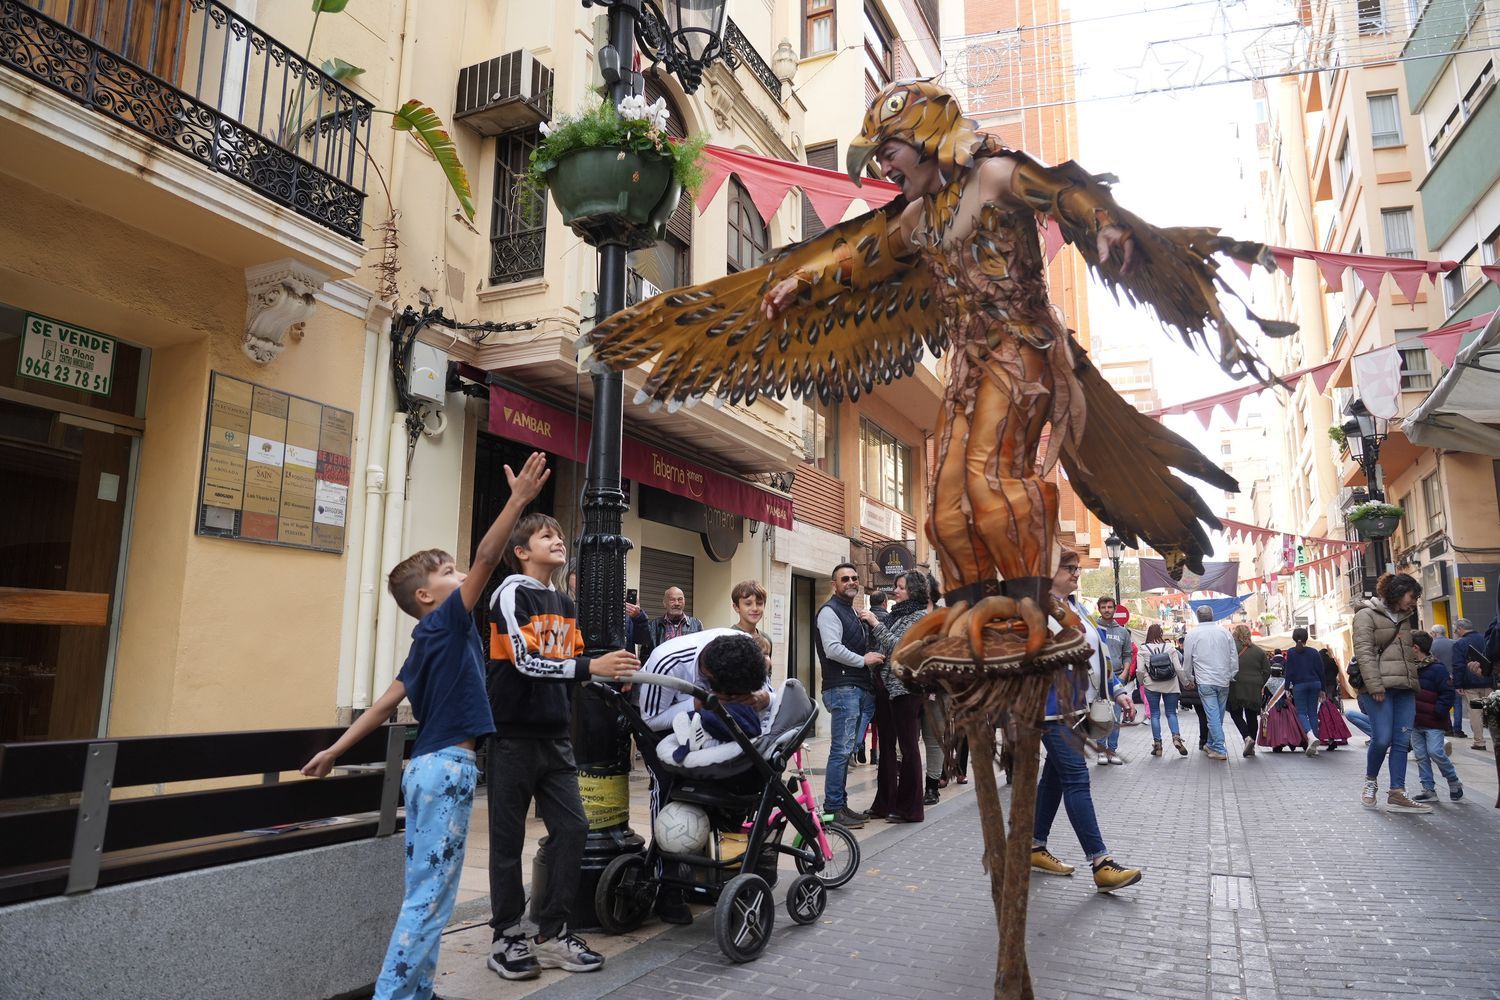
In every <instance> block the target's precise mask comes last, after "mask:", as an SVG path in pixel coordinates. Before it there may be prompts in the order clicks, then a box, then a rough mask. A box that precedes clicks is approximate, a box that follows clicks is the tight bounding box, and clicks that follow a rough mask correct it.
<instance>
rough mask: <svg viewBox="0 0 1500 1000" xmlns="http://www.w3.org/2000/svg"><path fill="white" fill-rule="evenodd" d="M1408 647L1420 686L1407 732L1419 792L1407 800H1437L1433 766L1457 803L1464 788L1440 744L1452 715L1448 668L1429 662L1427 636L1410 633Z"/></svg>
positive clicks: (1428, 640)
mask: <svg viewBox="0 0 1500 1000" xmlns="http://www.w3.org/2000/svg"><path fill="white" fill-rule="evenodd" d="M1411 644H1412V645H1413V646H1414V647H1416V651H1417V658H1418V659H1419V660H1420V661H1421V662H1420V664H1419V665H1418V667H1417V680H1418V682H1419V683H1420V684H1421V687H1420V688H1419V689H1418V690H1417V717H1416V724H1415V725H1414V726H1413V727H1412V732H1411V750H1412V754H1413V756H1415V757H1416V758H1417V775H1418V776H1419V777H1420V778H1421V780H1422V790H1421V791H1420V792H1418V793H1417V794H1415V795H1413V796H1412V797H1411V800H1412V801H1413V802H1434V801H1436V800H1437V781H1436V779H1435V778H1434V777H1433V774H1432V765H1433V764H1437V766H1438V770H1439V771H1441V772H1442V774H1443V777H1444V778H1446V779H1448V798H1450V799H1452V800H1453V801H1454V802H1457V801H1458V800H1459V799H1461V798H1463V797H1464V786H1463V783H1462V782H1460V781H1459V780H1458V769H1457V768H1455V767H1454V766H1453V761H1451V760H1449V759H1448V748H1447V746H1446V745H1445V742H1444V738H1445V737H1446V736H1447V735H1448V727H1447V725H1446V724H1445V723H1446V722H1447V720H1448V718H1449V717H1450V716H1451V715H1452V713H1453V682H1452V680H1451V678H1450V677H1449V674H1448V665H1447V664H1446V663H1443V662H1442V661H1441V660H1436V659H1433V656H1432V636H1431V635H1430V634H1428V633H1426V632H1413V633H1412V637H1411Z"/></svg>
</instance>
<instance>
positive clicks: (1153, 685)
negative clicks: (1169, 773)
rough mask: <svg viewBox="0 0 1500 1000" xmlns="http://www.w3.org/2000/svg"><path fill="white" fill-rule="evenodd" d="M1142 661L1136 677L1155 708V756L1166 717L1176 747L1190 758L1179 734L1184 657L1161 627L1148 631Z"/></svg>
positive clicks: (1154, 626) (1158, 752) (1153, 709)
mask: <svg viewBox="0 0 1500 1000" xmlns="http://www.w3.org/2000/svg"><path fill="white" fill-rule="evenodd" d="M1140 662H1141V663H1142V664H1144V666H1142V667H1141V668H1140V670H1139V671H1138V672H1137V674H1136V681H1137V683H1138V684H1140V685H1141V687H1142V688H1143V689H1144V690H1145V693H1146V694H1145V696H1146V704H1147V705H1149V706H1150V707H1151V756H1153V757H1160V756H1161V720H1162V718H1163V717H1164V716H1165V718H1166V720H1167V725H1168V726H1170V727H1171V729H1172V745H1173V746H1174V747H1176V748H1177V752H1178V753H1179V754H1181V755H1182V756H1184V757H1186V756H1187V744H1185V743H1183V742H1182V734H1181V733H1179V732H1178V731H1177V701H1178V699H1179V698H1180V697H1181V696H1182V684H1181V682H1180V681H1179V680H1178V676H1179V675H1180V674H1181V673H1182V657H1181V656H1180V655H1178V652H1177V649H1176V647H1175V646H1173V645H1172V644H1171V643H1169V642H1167V640H1166V636H1165V635H1164V634H1163V633H1162V630H1161V626H1160V625H1152V626H1151V627H1150V628H1148V629H1147V630H1146V645H1144V646H1142V647H1141V656H1140Z"/></svg>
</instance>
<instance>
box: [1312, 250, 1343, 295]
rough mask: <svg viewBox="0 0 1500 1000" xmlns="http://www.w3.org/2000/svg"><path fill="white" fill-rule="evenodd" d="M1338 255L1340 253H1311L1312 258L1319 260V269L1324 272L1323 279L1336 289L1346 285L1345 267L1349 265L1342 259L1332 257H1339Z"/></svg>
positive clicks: (1331, 287)
mask: <svg viewBox="0 0 1500 1000" xmlns="http://www.w3.org/2000/svg"><path fill="white" fill-rule="evenodd" d="M1338 256H1339V255H1338V254H1332V255H1330V254H1323V253H1314V254H1311V257H1312V259H1313V260H1314V261H1316V262H1317V265H1318V270H1319V271H1321V272H1323V280H1324V281H1326V282H1328V287H1329V288H1330V289H1335V290H1337V289H1340V288H1343V287H1344V268H1345V267H1347V266H1348V265H1347V264H1345V263H1344V262H1343V261H1341V260H1337V259H1330V257H1332V258H1337V257H1338Z"/></svg>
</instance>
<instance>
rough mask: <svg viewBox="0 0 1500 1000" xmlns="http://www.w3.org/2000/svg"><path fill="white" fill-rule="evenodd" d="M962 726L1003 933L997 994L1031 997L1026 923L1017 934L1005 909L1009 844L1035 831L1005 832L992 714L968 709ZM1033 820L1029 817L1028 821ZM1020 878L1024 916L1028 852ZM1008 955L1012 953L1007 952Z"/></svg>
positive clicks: (1001, 998)
mask: <svg viewBox="0 0 1500 1000" xmlns="http://www.w3.org/2000/svg"><path fill="white" fill-rule="evenodd" d="M963 728H964V731H965V732H966V733H967V734H968V737H969V759H970V761H971V762H972V763H973V768H972V770H973V778H972V780H973V782H974V794H975V795H976V796H977V797H978V799H979V822H980V828H981V830H982V831H983V833H984V866H985V868H986V869H987V870H988V871H989V873H990V898H991V899H992V900H993V902H994V906H995V927H996V928H997V930H998V933H999V936H1000V951H999V958H998V960H997V962H996V967H995V998H996V1000H1033V994H1032V992H1031V973H1030V970H1029V969H1028V968H1027V966H1026V930H1025V926H1024V923H1023V925H1022V927H1021V929H1020V938H1019V940H1017V938H1016V934H1015V928H1014V927H1012V926H1011V925H1010V924H1009V923H1007V916H1006V915H1007V913H1009V912H1011V911H1012V910H1013V909H1014V907H1010V906H1007V905H1006V904H1007V900H1006V898H1005V892H1006V877H1005V876H1006V869H1007V864H1008V863H1010V858H1012V857H1014V853H1013V852H1012V851H1009V850H1007V848H1008V847H1009V845H1010V844H1012V843H1020V844H1022V845H1023V846H1025V847H1026V848H1028V849H1029V848H1030V847H1031V837H1030V834H1029V833H1028V832H1027V831H1026V830H1022V829H1019V828H1018V827H1015V826H1012V827H1011V832H1010V836H1009V837H1007V836H1006V832H1005V814H1004V811H1003V810H1002V809H1001V807H1000V790H999V787H998V786H997V784H996V782H995V766H994V765H995V729H994V726H993V724H992V723H991V722H990V720H988V719H985V718H981V717H980V716H978V715H975V714H968V715H966V717H965V718H964V720H963ZM1032 771H1033V777H1032V785H1031V792H1030V794H1031V797H1032V799H1033V800H1034V799H1035V797H1036V780H1035V768H1033V769H1032ZM1016 792H1017V789H1015V788H1013V789H1012V791H1011V802H1012V803H1014V802H1015V795H1016ZM1030 822H1031V821H1030V820H1029V819H1028V820H1027V823H1028V824H1029V823H1030ZM1021 866H1022V867H1021V871H1022V880H1021V882H1020V892H1021V912H1022V918H1023V921H1024V916H1025V907H1026V894H1027V892H1028V891H1029V886H1028V885H1027V879H1028V878H1029V872H1030V870H1031V861H1030V856H1029V853H1028V854H1027V855H1025V856H1023V857H1022V860H1021ZM1007 956H1009V958H1007Z"/></svg>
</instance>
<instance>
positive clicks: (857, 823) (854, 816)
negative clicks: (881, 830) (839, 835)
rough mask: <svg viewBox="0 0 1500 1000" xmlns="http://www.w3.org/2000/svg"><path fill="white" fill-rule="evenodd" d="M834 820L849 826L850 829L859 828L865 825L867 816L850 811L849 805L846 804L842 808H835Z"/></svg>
mask: <svg viewBox="0 0 1500 1000" xmlns="http://www.w3.org/2000/svg"><path fill="white" fill-rule="evenodd" d="M833 821H834V822H835V823H840V824H842V825H843V826H845V827H848V828H849V829H850V830H858V829H859V828H860V827H862V826H864V825H865V818H864V817H863V816H861V815H860V814H859V813H856V812H850V811H849V807H848V806H845V807H844V808H842V809H837V810H835V811H834V814H833Z"/></svg>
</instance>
